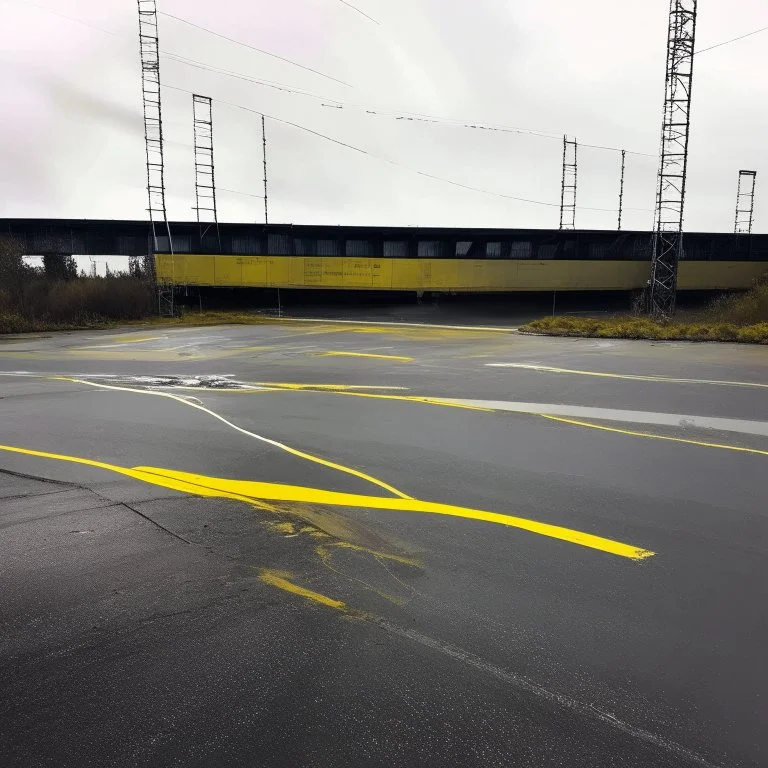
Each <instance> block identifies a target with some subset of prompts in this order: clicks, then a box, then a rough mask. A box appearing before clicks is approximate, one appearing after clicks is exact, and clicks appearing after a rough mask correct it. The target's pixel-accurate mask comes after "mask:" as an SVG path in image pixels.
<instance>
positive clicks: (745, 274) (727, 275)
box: [677, 261, 768, 289]
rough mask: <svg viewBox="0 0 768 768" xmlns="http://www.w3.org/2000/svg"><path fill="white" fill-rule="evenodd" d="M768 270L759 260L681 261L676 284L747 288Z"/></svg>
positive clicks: (700, 286)
mask: <svg viewBox="0 0 768 768" xmlns="http://www.w3.org/2000/svg"><path fill="white" fill-rule="evenodd" d="M766 272H768V263H766V262H764V261H763V262H759V261H700V262H694V261H681V262H680V270H679V272H678V276H677V285H678V287H679V288H683V289H686V288H687V289H707V288H747V287H749V286H750V285H751V284H752V281H753V280H754V279H755V278H756V277H760V275H764V274H766Z"/></svg>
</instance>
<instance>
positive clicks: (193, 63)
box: [161, 50, 332, 101]
mask: <svg viewBox="0 0 768 768" xmlns="http://www.w3.org/2000/svg"><path fill="white" fill-rule="evenodd" d="M161 53H162V54H163V55H164V56H165V57H166V58H167V59H169V60H170V61H175V62H177V63H179V64H184V65H186V66H188V67H194V68H195V69H200V70H203V71H205V72H213V73H214V74H217V75H224V76H226V77H232V78H235V79H236V80H244V81H245V82H248V83H252V84H254V85H263V86H264V87H265V88H274V89H275V90H278V91H284V92H286V93H293V94H296V95H298V96H309V97H310V98H313V99H319V100H321V101H323V100H325V101H328V100H332V99H330V97H328V96H321V95H320V94H317V93H313V92H312V91H308V90H306V89H304V88H296V87H295V86H292V85H286V84H285V83H279V82H275V81H274V80H262V79H261V78H257V77H250V76H249V75H244V74H241V73H239V72H233V71H232V70H229V69H222V68H221V67H214V66H212V65H210V64H205V63H204V62H202V61H197V60H196V59H190V58H187V57H186V56H181V55H180V54H178V53H172V52H170V51H166V50H161Z"/></svg>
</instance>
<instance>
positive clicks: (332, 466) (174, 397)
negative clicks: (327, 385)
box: [50, 376, 410, 499]
mask: <svg viewBox="0 0 768 768" xmlns="http://www.w3.org/2000/svg"><path fill="white" fill-rule="evenodd" d="M50 378H51V379H54V380H58V381H71V382H75V383H77V384H87V385H88V386H90V387H97V388H98V389H109V390H114V391H117V392H131V393H133V394H135V395H150V396H154V397H167V398H169V399H171V400H175V401H176V402H177V403H181V404H182V405H186V406H189V407H190V408H195V409H196V410H198V411H202V412H203V413H207V414H208V415H209V416H213V418H214V419H217V420H218V421H220V422H222V423H223V424H226V425H227V426H228V427H231V428H232V429H234V430H235V431H237V432H240V433H241V434H243V435H247V436H248V437H252V438H254V439H255V440H260V441H261V442H263V443H267V444H268V445H272V446H274V447H275V448H279V449H280V450H282V451H285V452H286V453H290V454H291V455H293V456H298V457H299V458H301V459H306V460H307V461H311V462H313V463H315V464H320V465H321V466H324V467H328V468H329V469H335V470H337V471H339V472H344V473H345V474H347V475H353V476H354V477H358V478H360V479H361V480H366V481H367V482H369V483H372V484H373V485H377V486H379V488H383V489H384V490H385V491H389V492H390V493H393V494H394V495H395V496H399V497H400V498H401V499H408V498H410V496H408V495H407V494H405V493H403V492H402V491H398V490H397V488H395V487H393V486H391V485H389V483H385V482H384V481H383V480H379V479H377V478H375V477H372V476H371V475H367V474H366V473H365V472H360V471H359V470H357V469H353V468H352V467H345V466H344V465H343V464H337V463H336V462H333V461H328V460H327V459H321V458H320V457H319V456H313V455H312V454H310V453H305V452H304V451H300V450H298V449H297V448H291V446H289V445H286V444H285V443H280V442H278V441H277V440H272V439H270V438H268V437H264V436H263V435H257V434H256V433H255V432H250V431H248V430H247V429H243V428H242V427H238V426H237V424H233V423H232V422H231V421H229V420H228V419H225V418H224V417H223V416H221V415H220V414H218V413H216V412H215V411H212V410H210V408H206V407H205V406H204V405H200V404H198V403H193V402H190V401H189V400H187V399H185V398H183V397H180V396H178V395H174V394H171V393H170V392H157V391H155V390H146V389H133V388H131V387H118V386H114V385H111V384H99V383H97V382H95V381H86V380H84V379H74V378H70V377H68V376H51V377H50Z"/></svg>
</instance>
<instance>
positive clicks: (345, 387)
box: [253, 381, 408, 392]
mask: <svg viewBox="0 0 768 768" xmlns="http://www.w3.org/2000/svg"><path fill="white" fill-rule="evenodd" d="M253 383H254V384H255V385H256V386H259V387H276V388H279V389H328V390H339V391H343V392H346V391H349V390H358V389H362V390H369V389H386V390H390V391H392V390H406V391H407V389H408V387H387V386H379V385H376V384H295V383H293V382H281V381H255V382H253Z"/></svg>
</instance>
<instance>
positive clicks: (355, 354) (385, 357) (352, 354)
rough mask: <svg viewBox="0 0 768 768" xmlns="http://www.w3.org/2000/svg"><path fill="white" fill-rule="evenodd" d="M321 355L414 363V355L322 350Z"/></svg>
mask: <svg viewBox="0 0 768 768" xmlns="http://www.w3.org/2000/svg"><path fill="white" fill-rule="evenodd" d="M319 354H320V357H372V358H374V359H376V360H399V361H400V362H401V363H412V362H413V358H412V357H403V356H401V355H375V354H373V353H372V352H320V353H319Z"/></svg>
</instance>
